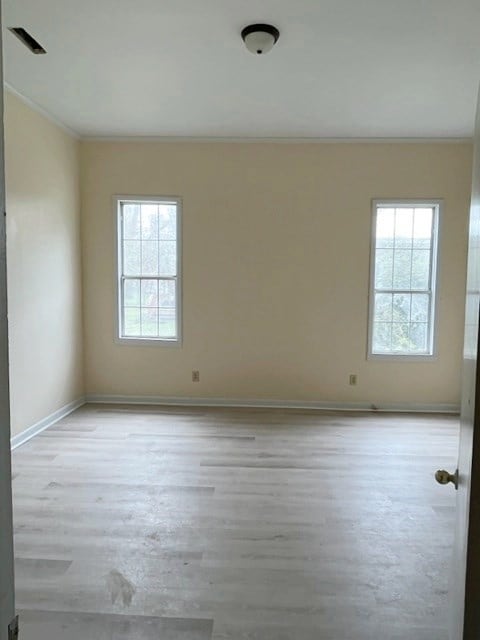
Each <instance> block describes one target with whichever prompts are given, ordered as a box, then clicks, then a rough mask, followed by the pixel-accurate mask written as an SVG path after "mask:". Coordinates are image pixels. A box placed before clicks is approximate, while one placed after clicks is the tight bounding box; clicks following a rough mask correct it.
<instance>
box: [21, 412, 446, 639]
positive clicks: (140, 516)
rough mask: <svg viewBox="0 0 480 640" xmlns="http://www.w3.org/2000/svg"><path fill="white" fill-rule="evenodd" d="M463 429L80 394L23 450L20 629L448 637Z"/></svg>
mask: <svg viewBox="0 0 480 640" xmlns="http://www.w3.org/2000/svg"><path fill="white" fill-rule="evenodd" d="M457 429H458V419H457V418H455V417H448V416H446V417H445V416H413V415H410V416H407V415H393V414H390V415H388V414H349V413H343V414H341V413H327V412H303V411H290V412H287V411H281V410H250V409H245V410H243V409H242V410H240V409H237V410H233V409H228V410H227V409H198V410H196V409H191V410H190V409H184V408H182V409H177V408H156V407H155V408H152V407H123V406H122V407H120V406H115V407H113V406H101V405H98V406H95V405H90V406H85V407H83V408H81V409H79V410H78V411H76V412H75V413H74V414H72V415H71V416H69V417H68V418H66V419H64V420H62V421H61V422H59V423H57V424H56V425H55V426H54V427H52V428H50V429H48V430H47V431H45V432H44V433H43V434H41V435H40V436H38V437H36V438H35V439H34V440H32V441H30V442H28V443H27V444H25V445H24V446H23V447H21V448H19V449H18V450H16V451H15V452H14V454H13V467H14V482H13V489H14V524H15V551H16V570H17V587H16V591H17V606H18V608H19V609H20V610H21V611H20V620H21V625H22V635H21V637H22V640H47V639H48V640H52V639H53V640H127V639H128V640H137V639H138V640H154V639H155V640H160V639H161V640H207V639H210V638H212V639H214V640H247V639H248V640H367V639H368V640H377V639H378V640H444V639H446V637H447V635H446V631H445V629H446V607H447V595H446V590H447V580H448V570H449V557H450V549H451V542H452V539H451V531H452V522H453V510H454V501H455V491H454V490H453V487H451V486H447V487H442V486H440V485H437V484H436V483H435V481H434V478H433V472H434V471H435V469H437V468H439V467H445V468H447V469H454V468H455V462H456V452H457Z"/></svg>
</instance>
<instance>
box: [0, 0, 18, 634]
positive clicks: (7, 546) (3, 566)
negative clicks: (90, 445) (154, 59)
mask: <svg viewBox="0 0 480 640" xmlns="http://www.w3.org/2000/svg"><path fill="white" fill-rule="evenodd" d="M1 51H2V49H1V6H0V113H1V114H2V118H0V640H7V639H8V635H9V634H8V626H9V624H10V623H11V622H12V619H13V617H14V610H15V605H14V588H13V535H12V479H11V467H10V407H9V393H8V338H7V273H6V243H5V216H4V215H3V213H4V211H5V177H4V158H3V75H2V69H3V66H2V62H1Z"/></svg>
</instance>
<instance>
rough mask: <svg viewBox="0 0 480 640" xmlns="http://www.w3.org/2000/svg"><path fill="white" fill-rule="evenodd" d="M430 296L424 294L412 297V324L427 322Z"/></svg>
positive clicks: (416, 294) (415, 294)
mask: <svg viewBox="0 0 480 640" xmlns="http://www.w3.org/2000/svg"><path fill="white" fill-rule="evenodd" d="M429 306H430V296H429V295H428V294H424V293H414V294H413V295H412V322H428V312H429Z"/></svg>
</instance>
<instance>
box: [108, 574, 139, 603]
mask: <svg viewBox="0 0 480 640" xmlns="http://www.w3.org/2000/svg"><path fill="white" fill-rule="evenodd" d="M107 589H108V591H109V592H110V595H111V597H112V604H115V602H116V601H117V600H118V598H119V597H120V598H121V600H122V603H123V606H124V607H129V606H130V605H131V604H132V599H133V596H134V594H135V591H136V589H135V587H134V586H133V584H132V583H131V582H130V581H129V580H127V578H125V576H124V575H123V573H120V571H117V570H116V569H112V571H110V573H109V574H108V576H107Z"/></svg>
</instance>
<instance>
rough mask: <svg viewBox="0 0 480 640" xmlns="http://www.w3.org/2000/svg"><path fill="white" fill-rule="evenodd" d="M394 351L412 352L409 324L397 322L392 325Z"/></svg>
mask: <svg viewBox="0 0 480 640" xmlns="http://www.w3.org/2000/svg"><path fill="white" fill-rule="evenodd" d="M392 351H393V352H397V353H408V352H409V351H411V342H410V325H409V324H408V322H395V323H394V324H393V325H392Z"/></svg>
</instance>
